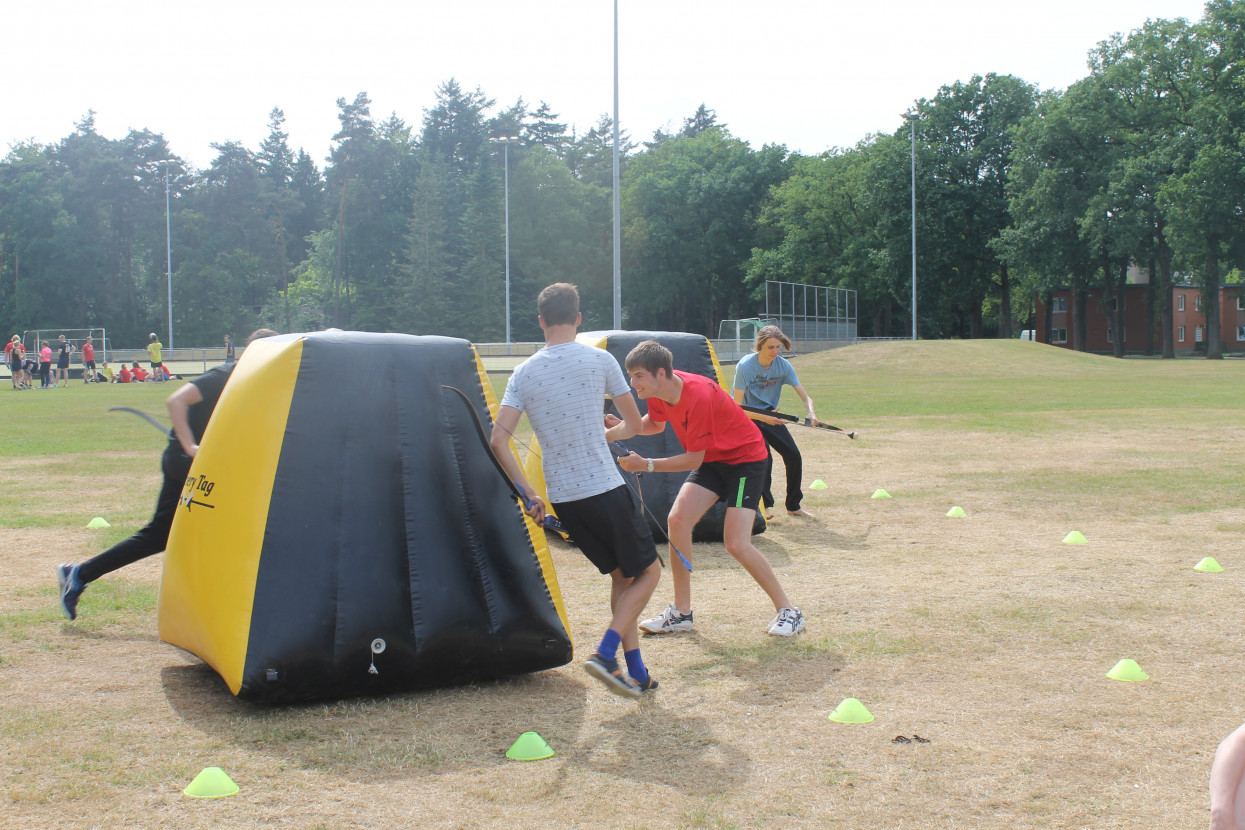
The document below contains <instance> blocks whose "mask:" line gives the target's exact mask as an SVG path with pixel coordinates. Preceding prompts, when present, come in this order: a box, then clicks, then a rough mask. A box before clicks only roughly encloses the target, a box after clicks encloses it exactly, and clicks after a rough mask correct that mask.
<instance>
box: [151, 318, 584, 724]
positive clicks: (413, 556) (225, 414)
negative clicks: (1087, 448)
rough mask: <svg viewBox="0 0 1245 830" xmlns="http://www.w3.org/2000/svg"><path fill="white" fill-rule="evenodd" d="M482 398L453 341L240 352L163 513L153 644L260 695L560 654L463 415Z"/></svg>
mask: <svg viewBox="0 0 1245 830" xmlns="http://www.w3.org/2000/svg"><path fill="white" fill-rule="evenodd" d="M443 387H453V388H454V389H458V390H461V391H462V392H463V393H464V394H465V396H466V398H467V399H468V400H464V399H463V397H460V396H459V395H458V394H457V393H456V392H455V391H452V390H451V389H446V388H443ZM496 408H497V402H496V399H495V397H494V395H493V390H492V387H491V386H490V384H489V382H488V379H487V377H486V376H485V374H484V370H483V367H482V365H481V363H480V361H479V358H478V356H477V354H476V351H475V348H474V347H473V346H472V345H471V344H470V343H468V342H467V341H465V340H458V339H454V338H449V337H416V336H412V335H403V334H364V333H359V332H320V333H315V334H291V335H283V336H278V337H271V338H267V339H264V340H257V341H255V342H254V343H252V344H251V345H249V346H248V347H247V349H246V352H245V354H244V355H243V357H242V359H241V360H240V361H239V362H238V365H237V367H236V368H235V369H234V371H233V376H232V377H231V378H230V381H229V384H228V386H227V387H226V388H225V391H224V394H223V395H222V396H221V399H220V402H219V404H218V405H217V408H216V411H215V413H214V414H213V416H212V421H211V423H210V424H209V426H208V429H207V432H206V434H205V435H204V440H203V444H202V447H201V449H200V451H199V453H198V455H197V456H196V457H195V460H194V464H193V465H192V467H191V469H190V475H189V477H188V478H187V480H186V487H185V491H184V492H183V495H182V499H181V504H180V505H179V507H178V512H177V517H176V518H175V519H174V522H173V529H172V533H171V535H170V538H169V545H168V553H167V555H166V558H165V562H164V574H163V577H162V580H161V584H160V600H159V629H160V637H161V639H163V640H164V641H166V642H168V643H171V644H173V645H175V646H178V647H180V648H183V649H186V650H187V651H190V652H191V653H193V654H195V655H198V656H199V657H201V658H202V659H203V660H205V661H206V662H207V663H209V664H210V665H211V666H212V667H213V668H214V669H216V671H217V672H219V673H220V675H221V677H222V678H223V679H224V681H225V683H226V684H227V685H228V686H229V689H230V691H231V692H233V694H235V695H237V696H238V697H239V698H246V699H252V700H262V701H274V702H276V701H296V700H309V699H314V698H325V697H346V696H354V695H371V694H380V693H388V692H392V691H396V690H402V689H412V688H420V687H429V686H441V685H447V684H456V683H466V682H470V681H475V680H482V679H487V678H495V677H501V676H506V675H513V674H521V673H525V672H534V671H539V670H542V669H549V668H554V667H556V666H561V665H565V664H566V663H567V662H569V661H570V659H571V651H572V649H571V638H570V628H569V626H568V624H567V619H566V612H565V610H564V608H563V604H562V597H561V594H560V592H559V590H558V584H557V577H556V575H555V573H554V569H553V563H552V560H551V559H550V556H549V550H548V547H547V546H546V543H545V536H544V532H543V531H541V530H539V529H538V528H537V527H536V526H535V525H534V524H533V523H531V521H530V520H529V519H527V517H526V516H525V515H524V514H523V513H522V511H521V510H520V508H519V506H518V504H517V502H516V501H515V499H514V497H513V496H512V495H511V492H510V489H509V487H508V485H507V483H506V481H505V479H504V478H503V477H502V476H501V475H500V473H499V472H498V469H497V468H496V467H495V466H494V463H493V460H492V456H491V454H490V452H489V449H488V445H487V440H486V438H484V437H483V436H482V434H481V433H482V432H483V431H486V430H487V429H488V427H486V426H483V425H481V424H479V423H478V422H477V420H476V417H478V418H479V419H481V421H483V424H489V423H490V422H491V417H492V414H493V413H495V412H496Z"/></svg>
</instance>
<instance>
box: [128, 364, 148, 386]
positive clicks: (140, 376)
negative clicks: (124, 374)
mask: <svg viewBox="0 0 1245 830" xmlns="http://www.w3.org/2000/svg"><path fill="white" fill-rule="evenodd" d="M130 374H131V375H133V376H134V380H136V381H138V382H139V383H142V382H143V381H145V380H147V378H149V377H151V373H150V372H148V371H147V370H146V369H144V368H143V367H142V366H139V365H138V361H137V360H136V361H134V365H133V366H131V367H130Z"/></svg>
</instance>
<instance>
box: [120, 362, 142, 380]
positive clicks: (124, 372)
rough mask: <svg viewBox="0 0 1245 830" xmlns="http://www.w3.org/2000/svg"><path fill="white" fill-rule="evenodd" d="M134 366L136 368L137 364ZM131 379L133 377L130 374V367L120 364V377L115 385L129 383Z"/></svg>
mask: <svg viewBox="0 0 1245 830" xmlns="http://www.w3.org/2000/svg"><path fill="white" fill-rule="evenodd" d="M134 365H136V366H137V365H138V364H134ZM132 377H133V376H132V375H131V374H130V367H129V366H126V365H125V364H124V363H122V364H121V375H120V378H119V379H118V380H117V383H129V382H130V380H131V378H132Z"/></svg>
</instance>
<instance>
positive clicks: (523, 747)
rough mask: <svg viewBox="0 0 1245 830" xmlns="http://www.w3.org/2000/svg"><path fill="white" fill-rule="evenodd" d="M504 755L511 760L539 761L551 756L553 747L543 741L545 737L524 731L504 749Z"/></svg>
mask: <svg viewBox="0 0 1245 830" xmlns="http://www.w3.org/2000/svg"><path fill="white" fill-rule="evenodd" d="M506 757H507V758H510V759H511V760H513V761H539V760H541V759H542V758H551V757H553V748H552V747H551V746H549V744H547V743H545V739H544V738H542V737H540V735H538V734H537V733H535V732H524V733H523V734H522V735H520V736H519V739H518V740H516V741H515V742H514V744H513V745H512V746H511V747H510V749H508V750H506Z"/></svg>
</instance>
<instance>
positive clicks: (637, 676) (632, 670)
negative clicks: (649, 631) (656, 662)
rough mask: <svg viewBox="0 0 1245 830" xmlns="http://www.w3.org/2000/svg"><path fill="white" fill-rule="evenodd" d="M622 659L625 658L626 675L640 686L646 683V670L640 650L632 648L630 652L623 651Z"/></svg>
mask: <svg viewBox="0 0 1245 830" xmlns="http://www.w3.org/2000/svg"><path fill="white" fill-rule="evenodd" d="M623 657H625V658H627V674H629V675H631V679H632V680H634V681H635V682H636V683H639V684H641V685H643V684H644V683H646V682H648V668H647V667H646V666H645V665H644V658H643V657H641V656H640V650H639V649H638V648H633V649H631V651H624V652H623Z"/></svg>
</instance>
